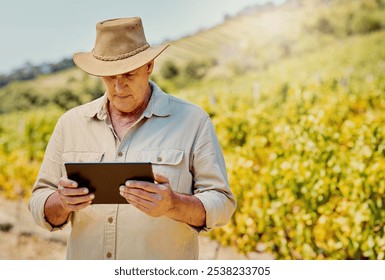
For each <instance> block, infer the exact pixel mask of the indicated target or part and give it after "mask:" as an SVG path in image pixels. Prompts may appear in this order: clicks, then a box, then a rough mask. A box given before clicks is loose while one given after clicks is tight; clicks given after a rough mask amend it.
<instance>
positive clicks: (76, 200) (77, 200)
mask: <svg viewBox="0 0 385 280" xmlns="http://www.w3.org/2000/svg"><path fill="white" fill-rule="evenodd" d="M94 198H95V195H94V194H93V193H92V194H90V195H82V196H62V201H63V202H64V203H65V204H67V205H77V204H82V203H91V202H92V200H93V199H94Z"/></svg>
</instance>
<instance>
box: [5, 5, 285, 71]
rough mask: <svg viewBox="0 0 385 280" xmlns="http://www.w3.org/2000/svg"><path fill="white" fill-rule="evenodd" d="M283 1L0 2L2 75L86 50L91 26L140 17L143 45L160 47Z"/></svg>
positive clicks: (91, 42) (90, 45) (92, 30)
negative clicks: (248, 9) (253, 8)
mask: <svg viewBox="0 0 385 280" xmlns="http://www.w3.org/2000/svg"><path fill="white" fill-rule="evenodd" d="M284 1H285V0H104V1H102V0H1V3H0V74H7V73H9V72H10V71H12V70H14V69H16V68H19V67H21V66H23V65H24V64H25V63H27V62H28V63H32V64H34V65H37V64H41V63H45V62H47V63H53V62H58V61H60V60H61V59H63V58H70V57H72V54H73V53H75V52H80V51H90V50H92V48H93V45H94V42H95V35H96V31H95V25H96V23H97V22H99V21H101V20H105V19H109V18H119V17H131V16H139V17H141V18H142V21H143V26H144V29H145V34H146V38H147V41H148V42H149V43H150V44H160V43H162V42H164V41H166V40H175V39H178V38H180V37H183V36H186V35H189V34H192V33H195V32H196V31H198V30H199V29H202V28H210V27H212V26H215V25H217V24H219V23H221V22H223V19H224V17H225V16H226V15H228V16H233V15H235V14H237V13H238V12H239V11H241V10H243V9H244V8H246V7H248V6H252V5H256V4H264V3H266V2H272V3H275V4H281V3H283V2H284Z"/></svg>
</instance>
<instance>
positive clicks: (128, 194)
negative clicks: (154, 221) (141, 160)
mask: <svg viewBox="0 0 385 280" xmlns="http://www.w3.org/2000/svg"><path fill="white" fill-rule="evenodd" d="M154 176H155V181H156V184H153V183H148V182H143V181H127V182H126V184H125V186H121V187H120V195H121V196H123V197H124V198H125V199H126V200H127V201H128V202H129V203H130V204H131V205H132V206H134V207H136V208H138V209H139V210H141V211H142V212H144V213H146V214H148V215H150V216H152V217H159V216H166V217H168V218H170V219H174V220H176V221H180V222H183V223H186V224H189V225H192V226H196V227H202V226H204V225H205V224H206V210H205V208H204V206H203V204H202V202H201V201H200V200H199V199H198V198H197V197H195V196H194V195H188V194H181V193H177V192H174V191H173V190H172V189H171V187H170V181H169V180H168V178H167V177H165V176H163V175H159V174H154Z"/></svg>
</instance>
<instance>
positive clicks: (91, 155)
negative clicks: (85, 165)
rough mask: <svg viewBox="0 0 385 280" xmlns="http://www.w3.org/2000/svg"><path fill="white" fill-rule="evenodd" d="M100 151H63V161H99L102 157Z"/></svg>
mask: <svg viewBox="0 0 385 280" xmlns="http://www.w3.org/2000/svg"><path fill="white" fill-rule="evenodd" d="M103 154H104V153H101V152H65V153H63V156H62V158H63V163H66V162H100V161H101V160H102V158H103Z"/></svg>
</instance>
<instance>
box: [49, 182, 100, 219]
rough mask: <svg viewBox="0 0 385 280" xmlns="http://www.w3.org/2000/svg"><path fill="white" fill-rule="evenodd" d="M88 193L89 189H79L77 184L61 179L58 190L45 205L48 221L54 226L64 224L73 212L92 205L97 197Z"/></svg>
mask: <svg viewBox="0 0 385 280" xmlns="http://www.w3.org/2000/svg"><path fill="white" fill-rule="evenodd" d="M88 192H89V191H88V189H87V188H78V183H77V182H75V181H71V180H69V179H67V178H66V177H62V178H60V180H59V184H58V190H57V191H56V192H54V193H53V194H51V195H50V196H49V197H48V199H47V201H46V203H45V205H44V215H45V217H46V220H47V221H48V222H49V223H50V224H51V225H53V226H59V225H62V224H64V223H65V222H66V221H67V218H68V216H69V215H70V213H71V212H72V211H78V210H80V209H83V208H85V207H87V206H88V205H90V204H91V202H92V200H93V199H94V197H95V195H94V194H88Z"/></svg>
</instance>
